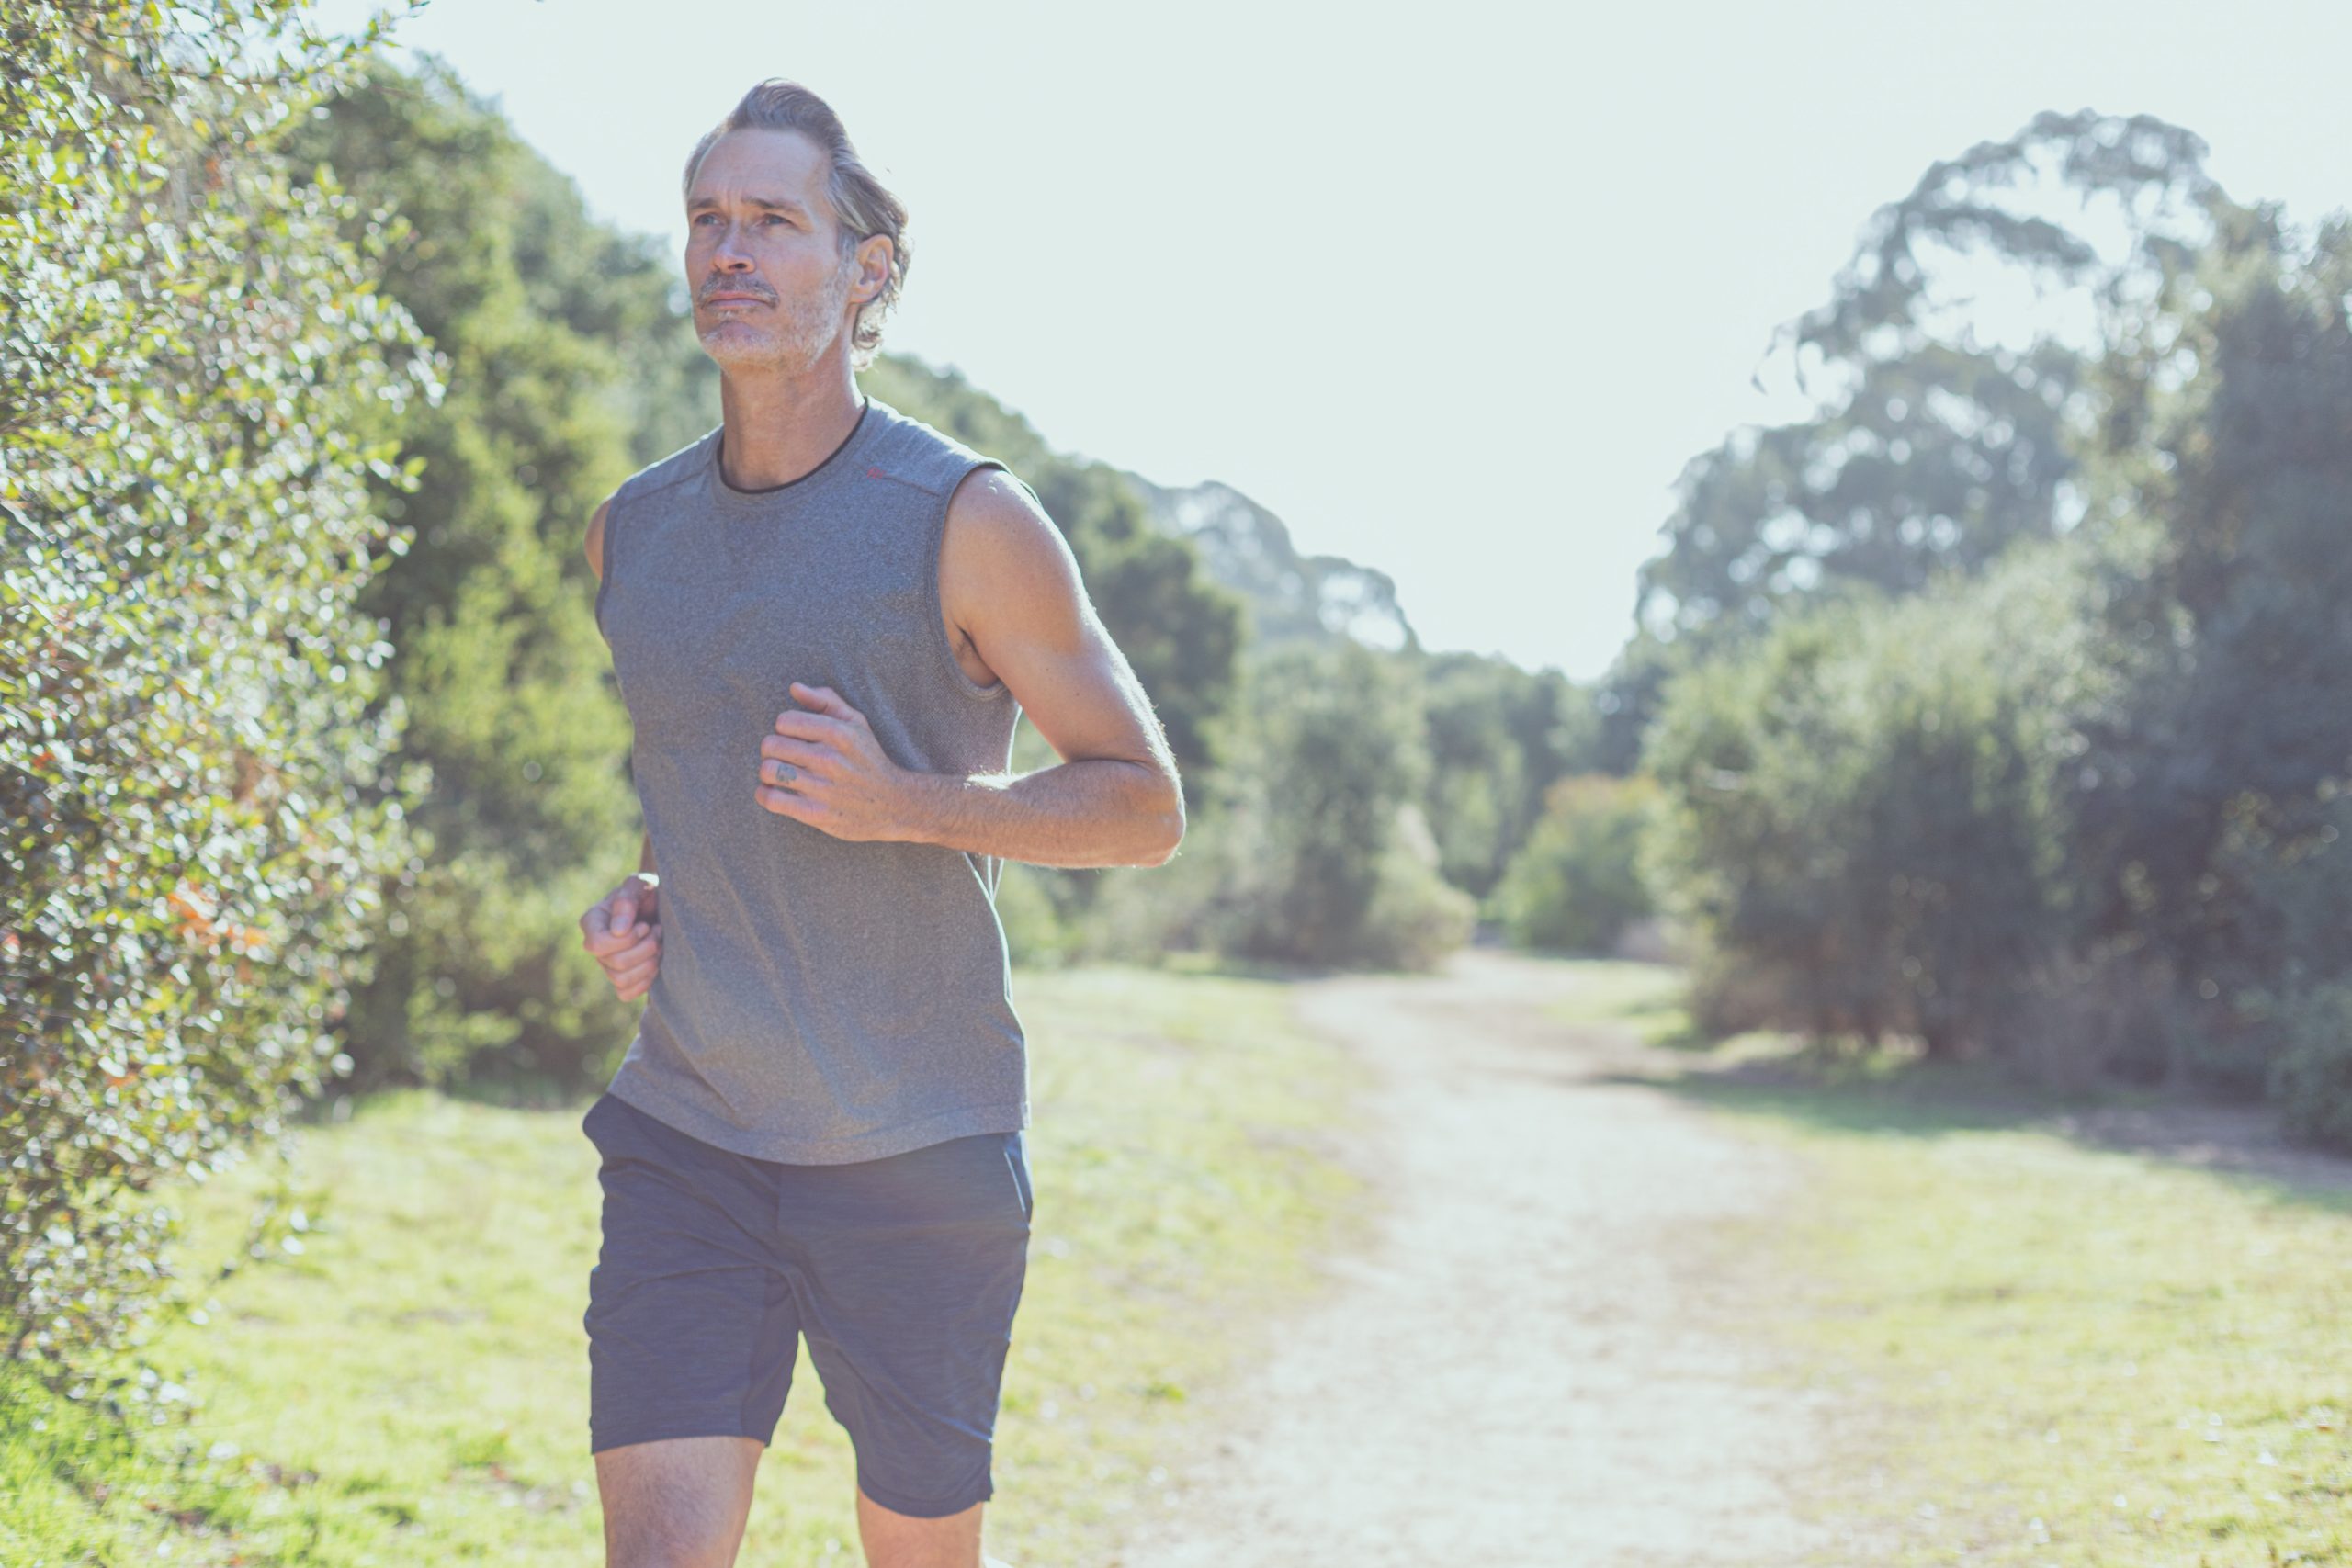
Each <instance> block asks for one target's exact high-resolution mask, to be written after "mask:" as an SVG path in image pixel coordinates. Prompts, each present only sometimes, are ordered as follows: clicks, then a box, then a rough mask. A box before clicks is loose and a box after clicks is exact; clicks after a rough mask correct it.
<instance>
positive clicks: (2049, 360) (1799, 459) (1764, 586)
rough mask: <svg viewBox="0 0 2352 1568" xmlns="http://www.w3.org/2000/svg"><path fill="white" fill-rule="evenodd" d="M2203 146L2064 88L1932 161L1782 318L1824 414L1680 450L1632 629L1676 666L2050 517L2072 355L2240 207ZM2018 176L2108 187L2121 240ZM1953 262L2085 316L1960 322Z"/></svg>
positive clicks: (1919, 581) (2081, 377)
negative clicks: (1817, 386) (2073, 323)
mask: <svg viewBox="0 0 2352 1568" xmlns="http://www.w3.org/2000/svg"><path fill="white" fill-rule="evenodd" d="M2205 152H2206V148H2205V143H2204V142H2203V141H2201V140H2200V139H2199V138H2198V137H2196V136H2195V135H2193V134H2191V133H2189V132H2188V131H2187V130H2181V129H2180V128H2178V127H2177V126H2173V125H2169V124H2166V123H2165V121H2163V120H2160V119H2156V118H2152V117H2149V116H2145V115H2139V116H2132V117H2130V118H2119V117H2115V116H2107V115H2098V114H2094V113H2092V112H2090V111H2088V110H2085V111H2083V112H2081V113H2077V114H2072V115H2062V114H2054V113H2048V114H2042V115H2039V116H2036V117H2035V118H2034V119H2033V121H2032V122H2031V123H2030V124H2029V125H2028V126H2027V127H2026V128H2025V129H2024V130H2021V131H2019V132H2018V134H2017V135H2015V136H2013V137H2011V138H2009V139H2008V140H2007V141H1986V142H1981V143H1979V144H1978V145H1976V146H1974V147H1973V148H1971V149H1969V150H1968V152H1965V153H1963V154H1962V156H1960V157H1959V158H1956V159H1951V160H1942V161H1939V162H1937V163H1936V164H1931V165H1930V166H1929V167H1928V170H1927V172H1926V173H1925V174H1923V175H1921V176H1920V177H1919V179H1918V181H1917V184H1916V185H1915V186H1913V187H1912V189H1911V191H1910V192H1909V193H1908V194H1907V195H1905V197H1903V198H1902V199H1900V200H1898V201H1895V202H1893V203H1890V204H1888V205H1887V206H1885V207H1883V208H1882V209H1879V211H1878V213H1877V214H1876V215H1875V216H1874V217H1873V218H1872V220H1871V223H1870V225H1869V227H1868V228H1867V230H1866V231H1864V234H1863V236H1862V238H1861V240H1860V243H1859V244H1858V246H1857V248H1856V252H1855V255H1854V258H1853V260H1852V262H1851V263H1850V264H1849V266H1848V267H1847V268H1846V269H1845V270H1844V271H1842V272H1841V273H1840V274H1839V275H1838V279H1837V282H1836V285H1835V287H1834V288H1833V291H1832V294H1831V297H1830V299H1828V300H1827V301H1826V302H1825V303H1824V304H1822V305H1821V306H1819V307H1818V308H1816V309H1815V310H1811V311H1809V312H1807V313H1806V314H1804V316H1802V317H1800V318H1798V319H1797V320H1796V321H1793V322H1791V323H1787V324H1786V325H1785V326H1784V327H1783V328H1782V329H1781V332H1783V333H1786V334H1787V336H1788V340H1789V352H1790V355H1791V362H1792V366H1793V368H1794V370H1795V373H1796V377H1797V380H1798V382H1799V384H1800V385H1801V386H1804V387H1805V388H1806V389H1808V390H1810V389H1811V383H1810V381H1809V379H1808V378H1807V375H1806V369H1805V367H1806V363H1807V360H1808V359H1811V360H1812V361H1814V362H1815V364H1816V365H1817V366H1818V367H1821V368H1822V369H1823V370H1824V371H1826V381H1827V387H1826V390H1825V391H1824V392H1823V393H1822V394H1821V401H1822V405H1823V407H1822V412H1820V413H1819V414H1817V415H1815V417H1813V418H1810V419H1806V420H1802V421H1798V422H1796V423H1791V424H1786V425H1781V426H1777V427H1774V428H1770V429H1763V430H1756V429H1747V430H1742V431H1737V432H1735V433H1734V434H1731V435H1730V436H1728V437H1726V438H1725V439H1724V442H1723V444H1722V445H1721V446H1718V447H1717V448H1716V449H1715V450H1714V451H1713V452H1710V453H1706V454H1703V455H1702V456H1700V457H1695V458H1693V459H1692V460H1691V463H1690V465H1689V466H1688V467H1687V468H1685V469H1684V470H1683V472H1682V475H1681V476H1680V478H1679V480H1678V483H1677V502H1676V505H1675V509H1674V512H1673V513H1672V515H1671V516H1669V517H1668V520H1667V522H1666V523H1665V525H1663V526H1662V527H1661V529H1660V530H1659V532H1660V534H1661V536H1663V537H1664V539H1665V541H1666V545H1665V548H1664V549H1663V550H1662V551H1661V553H1660V554H1659V555H1658V556H1657V557H1656V558H1653V559H1652V560H1650V561H1648V562H1646V563H1645V565H1644V566H1643V568H1642V570H1641V575H1640V581H1639V585H1638V587H1637V590H1636V592H1635V603H1634V619H1635V623H1636V626H1637V636H1639V637H1654V638H1657V639H1659V640H1661V641H1663V642H1667V643H1676V642H1679V643H1686V644H1691V645H1692V646H1691V647H1690V648H1688V649H1685V650H1684V652H1683V655H1682V657H1681V660H1680V662H1681V663H1684V664H1688V663H1690V662H1694V661H1695V660H1696V659H1698V658H1701V657H1704V656H1706V655H1707V654H1709V653H1712V652H1714V651H1716V650H1719V649H1725V648H1728V647H1732V646H1736V644H1738V643H1739V642H1740V641H1742V640H1743V639H1745V638H1747V637H1753V636H1754V635H1756V634H1757V633H1758V632H1760V631H1762V630H1763V629H1764V628H1765V627H1767V626H1769V625H1770V623H1771V621H1772V620H1773V618H1774V617H1775V616H1776V615H1778V614H1779V613H1780V611H1781V608H1782V607H1783V606H1784V605H1787V604H1791V603H1793V602H1798V601H1804V600H1809V599H1813V598H1815V597H1818V596H1820V595H1822V594H1824V593H1826V592H1851V591H1860V592H1864V593H1868V594H1894V595H1901V594H1909V593H1917V592H1920V591H1922V590H1923V589H1924V588H1925V587H1926V586H1927V585H1928V582H1929V581H1931V580H1932V579H1933V578H1934V577H1935V576H1936V575H1937V574H1938V573H1939V572H1940V571H1942V570H1947V569H1953V568H1956V569H1958V570H1962V571H1968V572H1976V571H1982V570H1984V569H1985V567H1986V565H1987V564H1989V563H1990V562H1991V561H1993V560H1994V559H1996V558H1998V557H1999V556H2000V555H2001V554H2002V552H2004V551H2005V550H2007V548H2009V547H2010V546H2012V545H2013V544H2015V543H2017V542H2018V541H2019V540H2024V539H2043V538H2050V537H2053V536H2056V535H2057V534H2059V533H2060V532H2062V531H2064V528H2065V527H2066V526H2067V525H2068V524H2069V523H2070V521H2071V516H2070V512H2071V510H2072V508H2073V506H2074V505H2075V504H2076V503H2077V502H2078V501H2079V496H2078V494H2077V488H2078V487H2077V486H2076V483H2075V481H2076V474H2075V447H2076V445H2077V444H2078V442H2079V441H2080V439H2082V438H2083V437H2085V436H2086V435H2087V434H2088V433H2089V425H2090V422H2091V420H2092V418H2093V417H2094V411H2095V409H2096V406H2097V400H2096V398H2095V397H2094V396H2092V395H2091V394H2090V392H2089V391H2088V389H2087V388H2086V378H2087V376H2088V374H2089V367H2091V366H2093V365H2095V364H2097V363H2098V361H2099V359H2100V358H2101V356H2102V355H2103V354H2104V352H2105V348H2104V345H2105V344H2106V343H2108V342H2109V341H2112V340H2113V339H2114V338H2115V337H2116V336H2117V334H2119V333H2121V332H2123V331H2125V330H2127V329H2128V325H2129V323H2130V322H2131V321H2133V320H2135V319H2136V318H2137V316H2138V315H2139V314H2140V313H2142V312H2143V311H2144V310H2145V309H2147V308H2148V306H2149V304H2150V302H2151V301H2152V300H2153V299H2154V296H2155V294H2156V292H2157V291H2158V290H2159V289H2160V288H2162V280H2163V279H2164V277H2165V276H2166V275H2167V273H2168V272H2169V271H2171V270H2173V269H2175V268H2177V266H2178V265H2179V262H2180V258H2181V257H2183V256H2185V255H2188V254H2193V252H2194V251H2195V249H2196V248H2197V247H2198V246H2199V245H2200V244H2202V243H2205V241H2206V239H2207V238H2208V237H2210V235H2211V233H2212V232H2213V231H2215V230H2216V229H2217V228H2218V227H2219V226H2220V225H2222V224H2223V223H2226V222H2229V221H2231V220H2232V215H2233V214H2235V213H2237V212H2239V211H2240V210H2241V209H2239V208H2238V207H2237V204H2236V203H2234V202H2233V201H2232V200H2231V199H2230V198H2229V197H2228V196H2227V195H2226V193H2224V192H2223V191H2222V187H2221V186H2219V185H2218V184H2217V183H2216V182H2215V181H2214V180H2213V179H2212V178H2211V176H2210V175H2207V174H2206V173H2205V169H2204V158H2205ZM2039 185H2047V186H2050V187H2052V189H2053V190H2054V192H2055V194H2056V195H2059V196H2072V197H2075V199H2076V202H2077V204H2078V207H2079V208H2080V209H2083V210H2084V211H2086V212H2087V211H2088V210H2089V209H2090V208H2091V205H2092V203H2093V202H2094V201H2095V200H2098V201H2103V202H2104V203H2106V204H2107V205H2108V206H2109V208H2110V209H2111V210H2112V214H2113V216H2114V218H2115V220H2116V222H2117V223H2118V224H2119V225H2120V228H2121V229H2122V230H2123V231H2124V233H2125V234H2126V242H2125V243H2124V245H2123V246H2122V248H2121V250H2120V253H2119V254H2109V251H2107V250H2102V249H2101V248H2100V246H2099V245H2098V244H2097V243H2094V241H2093V240H2092V239H2090V238H2088V237H2086V235H2087V234H2088V233H2089V232H2090V227H2089V225H2087V224H2084V225H2081V226H2077V227H2069V226H2067V225H2066V224H2065V223H2062V222H2060V221H2057V220H2053V219H2052V218H2048V217H2044V216H2041V215H2040V214H2038V213H2036V212H2034V211H2032V210H2030V206H2029V208H2028V209H2024V210H2020V209H2018V208H2017V207H2016V206H2015V205H2014V204H2012V203H2011V202H2009V201H2008V200H2007V198H2005V197H2004V196H2003V195H2002V193H2003V192H2005V191H2007V190H2008V189H2009V188H2011V187H2015V186H2039ZM2045 200H2046V198H2045ZM2051 205H2054V203H2053V204H2051ZM1965 265H1974V267H1975V268H1976V269H1977V272H1978V274H1979V275H1983V274H1985V273H1986V272H1987V271H1988V270H1989V272H1990V274H1991V276H1994V277H1996V278H2000V277H2004V276H2006V277H2011V278H2016V279H2018V280H2021V281H2024V282H2027V283H2030V285H2031V286H2032V288H2034V289H2036V290H2037V292H2052V291H2054V293H2055V295H2056V297H2057V298H2058V299H2060V301H2061V303H2062V304H2069V305H2073V306H2075V307H2078V308H2086V309H2087V310H2088V313H2089V314H2090V316H2091V317H2092V318H2093V320H2094V326H2093V327H2092V329H2091V330H2090V331H2089V332H2088V333H2087V334H2085V333H2080V332H2077V333H2076V334H2075V338H2074V340H2073V341H2069V340H2068V338H2067V337H2066V336H2065V335H2064V333H2060V332H2058V331H2056V330H2055V329H2054V328H2045V329H2044V330H2041V331H2040V332H2038V333H2037V335H2036V336H2035V338H2034V340H2033V341H2032V342H2031V343H2030V344H2027V345H2024V346H2011V345H2005V344H1999V343H1980V342H1979V341H1978V340H1977V337H1976V334H1975V333H1974V331H1973V326H1972V324H1971V323H1972V321H1973V316H1972V312H1971V310H1969V306H1970V304H1971V301H1969V300H1966V299H1962V300H1957V301H1955V300H1952V299H1949V298H1948V296H1949V294H1950V292H1951V284H1950V279H1951V277H1952V276H1964V274H1963V273H1962V267H1963V266H1965ZM2077 313H2078V314H2080V313H2082V312H2081V310H2080V309H2078V310H2077ZM1955 321H1956V323H1957V326H1958V331H1957V332H1956V333H1955V332H1954V331H1953V326H1954V323H1955ZM1774 335H1775V344H1776V345H1777V344H1778V342H1779V339H1780V336H1781V333H1775V334H1774ZM1659 670H1660V660H1658V658H1657V655H1656V653H1655V652H1654V651H1644V652H1643V653H1642V654H1641V656H1640V657H1636V658H1631V659H1629V660H1628V661H1627V662H1626V663H1625V665H1624V667H1623V669H1622V670H1621V671H1619V672H1618V675H1617V676H1616V677H1615V678H1613V679H1612V680H1611V682H1610V683H1609V685H1608V687H1607V690H1606V692H1605V694H1604V697H1603V708H1604V711H1605V712H1608V713H1610V714H1611V716H1612V720H1613V723H1614V726H1615V727H1616V728H1631V729H1632V730H1634V731H1635V732H1638V731H1639V730H1640V729H1641V728H1645V726H1646V724H1647V722H1648V716H1649V715H1650V714H1651V713H1653V712H1655V711H1656V709H1655V704H1656V702H1657V700H1658V696H1659V692H1660V682H1658V680H1657V674H1658V673H1659Z"/></svg>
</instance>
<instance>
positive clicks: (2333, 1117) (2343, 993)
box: [2268, 981, 2352, 1153]
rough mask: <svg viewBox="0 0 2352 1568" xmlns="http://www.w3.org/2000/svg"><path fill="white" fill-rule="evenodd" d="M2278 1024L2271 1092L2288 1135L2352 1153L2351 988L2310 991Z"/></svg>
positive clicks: (2348, 984) (2351, 985) (2334, 985)
mask: <svg viewBox="0 0 2352 1568" xmlns="http://www.w3.org/2000/svg"><path fill="white" fill-rule="evenodd" d="M2280 1026H2281V1029H2280V1032H2281V1034H2282V1035H2283V1038H2284V1043H2283V1046H2282V1048H2281V1049H2280V1050H2279V1052H2278V1055H2276V1056H2275V1057H2274V1058H2272V1060H2271V1063H2270V1074H2269V1084H2268V1088H2269V1090H2270V1095H2271V1098H2272V1099H2273V1100H2277V1101H2278V1109H2279V1112H2280V1116H2281V1119H2282V1120H2283V1121H2284V1122H2285V1124H2286V1127H2287V1131H2288V1132H2289V1133H2290V1134H2293V1135H2294V1136H2296V1137H2300V1138H2305V1139H2308V1140H2310V1141H2312V1142H2313V1143H2318V1144H2324V1145H2329V1146H2330V1147H2333V1148H2337V1149H2341V1150H2344V1151H2345V1152H2346V1153H2352V982H2346V981H2337V982H2335V983H2332V984H2329V985H2324V986H2319V987H2313V988H2312V989H2311V990H2309V991H2305V992H2304V993H2302V994H2301V996H2299V997H2297V998H2295V999H2294V1000H2293V1001H2292V1002H2290V1004H2289V1005H2288V1007H2287V1008H2286V1010H2285V1012H2284V1015H2283V1016H2282V1018H2281V1019H2280Z"/></svg>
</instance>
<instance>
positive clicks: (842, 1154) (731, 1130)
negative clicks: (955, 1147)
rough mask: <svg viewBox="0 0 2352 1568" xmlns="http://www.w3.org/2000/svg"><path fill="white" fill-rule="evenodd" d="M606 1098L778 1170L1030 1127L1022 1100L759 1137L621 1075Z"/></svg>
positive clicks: (875, 1156)
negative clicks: (861, 1129) (837, 1129)
mask: <svg viewBox="0 0 2352 1568" xmlns="http://www.w3.org/2000/svg"><path fill="white" fill-rule="evenodd" d="M605 1092H606V1093H608V1094H610V1095H612V1096H613V1097H614V1098H615V1099H616V1100H627V1101H628V1103H629V1104H631V1105H633V1106H635V1107H636V1108H637V1109H638V1110H639V1111H644V1112H645V1113H646V1114H647V1115H648V1116H650V1117H652V1118H653V1119H654V1120H655V1121H657V1122H662V1123H664V1124H666V1125H667V1126H669V1127H671V1128H673V1129H674V1130H676V1131H678V1132H681V1133H684V1134H685V1135H686V1136H688V1137H690V1138H698V1139H700V1140H701V1141H702V1142H704V1143H706V1144H708V1145H711V1146H713V1147H714V1148H721V1149H725V1150H726V1151H727V1152H728V1153H729V1154H738V1155H742V1156H746V1157H747V1158H751V1159H763V1160H768V1161H771V1162H773V1163H775V1164H777V1165H854V1164H856V1163H857V1162H858V1161H860V1160H869V1159H888V1157H889V1156H892V1155H902V1154H910V1153H911V1152H913V1151H914V1150H916V1149H920V1148H926V1147H928V1146H930V1145H933V1144H944V1143H945V1142H946V1141H947V1140H948V1139H950V1138H968V1137H970V1136H972V1135H973V1134H978V1133H1018V1132H1021V1131H1023V1130H1024V1129H1025V1128H1027V1127H1028V1125H1029V1102H1028V1101H1027V1100H1007V1101H1002V1102H1000V1103H998V1104H994V1105H973V1106H963V1107H959V1108H958V1109H956V1110H954V1111H941V1112H940V1113H939V1114H938V1115H936V1116H926V1117H923V1118H922V1120H921V1121H916V1122H899V1124H898V1125H896V1126H892V1127H881V1128H876V1130H875V1131H873V1132H871V1133H861V1134H858V1135H857V1136H856V1137H854V1138H775V1137H762V1136H761V1135H760V1134H757V1133H752V1132H746V1131H744V1130H742V1129H741V1128H735V1127H727V1126H718V1127H712V1126H710V1125H709V1124H708V1123H707V1122H704V1121H703V1120H702V1119H701V1118H699V1117H697V1116H696V1115H695V1113H694V1112H692V1111H689V1110H688V1109H687V1108H686V1107H685V1106H684V1105H682V1104H680V1103H679V1102H678V1101H676V1100H672V1099H670V1098H669V1097H668V1096H666V1095H664V1094H662V1092H661V1091H660V1090H659V1089H649V1088H648V1087H647V1086H646V1085H645V1083H644V1082H643V1081H642V1080H640V1079H639V1078H637V1077H632V1076H630V1075H629V1074H628V1072H627V1071H626V1070H624V1071H623V1072H622V1073H620V1074H619V1075H617V1076H616V1077H614V1079H613V1081H612V1082H611V1083H610V1084H609V1085H607V1086H606V1089H605Z"/></svg>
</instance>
